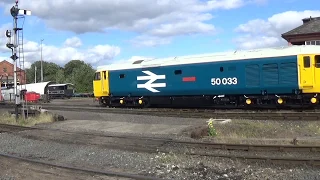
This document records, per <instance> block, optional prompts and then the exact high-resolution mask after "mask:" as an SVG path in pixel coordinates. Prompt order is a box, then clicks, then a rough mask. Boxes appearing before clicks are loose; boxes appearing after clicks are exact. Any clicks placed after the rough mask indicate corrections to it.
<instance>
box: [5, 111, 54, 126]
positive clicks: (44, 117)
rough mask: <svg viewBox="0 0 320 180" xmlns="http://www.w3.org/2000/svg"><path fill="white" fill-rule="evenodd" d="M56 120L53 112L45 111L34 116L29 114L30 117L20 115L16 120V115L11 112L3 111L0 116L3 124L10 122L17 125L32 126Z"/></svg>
mask: <svg viewBox="0 0 320 180" xmlns="http://www.w3.org/2000/svg"><path fill="white" fill-rule="evenodd" d="M51 122H54V117H53V115H51V114H47V113H43V114H40V115H38V116H35V117H32V116H29V117H28V119H23V117H19V118H18V120H16V118H15V116H13V115H11V114H10V113H8V112H6V113H2V114H1V116H0V123H1V124H9V125H17V126H26V127H31V126H35V125H37V124H44V123H51Z"/></svg>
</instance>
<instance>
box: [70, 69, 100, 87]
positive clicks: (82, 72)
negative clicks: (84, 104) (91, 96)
mask: <svg viewBox="0 0 320 180" xmlns="http://www.w3.org/2000/svg"><path fill="white" fill-rule="evenodd" d="M94 73H95V70H94V69H93V68H92V67H91V65H89V64H83V65H81V66H80V67H78V68H76V69H74V71H73V73H72V76H71V78H72V79H73V84H74V85H75V91H76V92H78V93H84V92H87V93H92V91H93V87H92V80H93V76H94Z"/></svg>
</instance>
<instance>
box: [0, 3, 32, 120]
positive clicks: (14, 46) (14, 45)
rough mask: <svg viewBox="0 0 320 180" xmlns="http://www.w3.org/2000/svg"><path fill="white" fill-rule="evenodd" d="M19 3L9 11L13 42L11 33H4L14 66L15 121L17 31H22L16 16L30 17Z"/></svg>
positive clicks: (17, 95)
mask: <svg viewBox="0 0 320 180" xmlns="http://www.w3.org/2000/svg"><path fill="white" fill-rule="evenodd" d="M18 3H19V1H18V0H16V1H15V5H14V6H12V8H11V9H10V13H11V15H12V17H13V41H12V40H11V31H10V30H7V31H6V36H7V38H8V42H7V47H8V48H9V49H11V51H12V56H11V59H12V60H13V64H14V95H15V115H16V119H17V118H18V105H19V104H20V101H19V100H20V95H19V94H20V93H19V94H18V89H17V59H18V58H19V57H18V56H17V48H18V33H17V32H18V31H22V30H23V29H22V28H18V16H19V15H20V16H21V15H22V16H23V15H31V11H29V10H24V9H19V7H18Z"/></svg>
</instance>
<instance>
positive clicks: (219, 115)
mask: <svg viewBox="0 0 320 180" xmlns="http://www.w3.org/2000/svg"><path fill="white" fill-rule="evenodd" d="M42 108H43V109H48V110H59V111H78V112H81V111H82V112H96V113H114V114H134V115H151V116H158V117H181V118H206V119H208V118H215V119H247V120H308V121H319V120H320V111H311V110H309V111H305V112H294V111H252V110H248V111H240V110H229V111H227V110H208V109H165V108H159V109H156V108H154V109H153V108H150V109H116V108H102V107H70V106H50V105H46V106H42Z"/></svg>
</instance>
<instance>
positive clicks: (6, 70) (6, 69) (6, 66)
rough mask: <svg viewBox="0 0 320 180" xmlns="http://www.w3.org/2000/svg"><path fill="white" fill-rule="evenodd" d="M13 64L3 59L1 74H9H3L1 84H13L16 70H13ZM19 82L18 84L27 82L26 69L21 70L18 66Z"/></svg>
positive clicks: (0, 64) (0, 63)
mask: <svg viewBox="0 0 320 180" xmlns="http://www.w3.org/2000/svg"><path fill="white" fill-rule="evenodd" d="M13 68H14V66H13V64H11V63H10V62H8V61H6V60H3V61H1V62H0V76H1V75H4V74H8V76H3V77H2V79H1V86H2V87H3V86H12V85H13V82H14V79H13V75H14V73H13V72H14V71H13ZM17 71H18V72H17V83H18V84H25V83H26V82H25V79H26V78H25V71H24V70H21V69H20V68H18V67H17Z"/></svg>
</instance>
